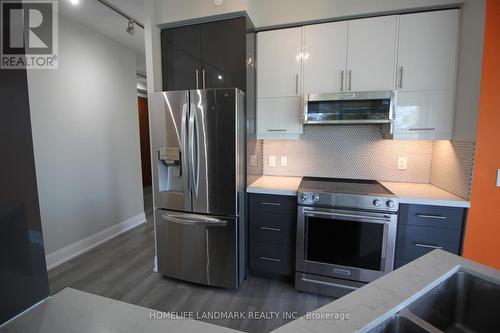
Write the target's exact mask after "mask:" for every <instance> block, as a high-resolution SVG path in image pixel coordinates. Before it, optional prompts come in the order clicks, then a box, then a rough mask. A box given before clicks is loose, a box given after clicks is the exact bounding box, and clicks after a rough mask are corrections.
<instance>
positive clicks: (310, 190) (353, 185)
mask: <svg viewBox="0 0 500 333" xmlns="http://www.w3.org/2000/svg"><path fill="white" fill-rule="evenodd" d="M297 202H298V204H299V205H303V206H318V207H326V208H354V209H367V210H377V211H389V212H397V211H398V208H399V200H398V198H397V197H396V196H395V195H394V193H392V192H391V191H389V190H388V189H387V188H385V187H384V186H383V185H382V184H380V183H379V182H378V181H376V180H358V179H338V178H317V177H304V178H302V181H301V183H300V185H299V190H298V196H297Z"/></svg>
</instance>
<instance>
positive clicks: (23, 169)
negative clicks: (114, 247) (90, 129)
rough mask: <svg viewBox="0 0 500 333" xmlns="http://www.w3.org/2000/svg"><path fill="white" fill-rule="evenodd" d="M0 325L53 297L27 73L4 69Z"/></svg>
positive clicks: (0, 95) (0, 96) (0, 75)
mask: <svg viewBox="0 0 500 333" xmlns="http://www.w3.org/2000/svg"><path fill="white" fill-rule="evenodd" d="M0 110H2V121H0V140H1V142H2V145H1V148H0V149H1V156H2V167H1V172H0V192H1V194H0V195H1V198H0V325H1V324H2V323H4V322H5V321H7V320H9V319H11V318H13V317H14V316H16V315H18V314H19V313H21V312H23V311H24V310H26V309H28V308H30V307H31V306H33V305H34V304H36V303H38V302H40V301H41V300H43V299H45V298H46V297H48V295H49V283H48V279H47V266H46V263H45V252H44V244H43V235H42V226H41V219H40V208H39V203H38V191H37V182H36V174H35V161H34V156H33V144H32V135H31V120H30V109H29V99H28V85H27V81H26V71H24V70H21V69H17V70H11V69H7V70H5V69H3V70H2V69H0Z"/></svg>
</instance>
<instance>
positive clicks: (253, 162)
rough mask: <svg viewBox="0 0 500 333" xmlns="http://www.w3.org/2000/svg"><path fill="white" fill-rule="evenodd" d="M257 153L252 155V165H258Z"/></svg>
mask: <svg viewBox="0 0 500 333" xmlns="http://www.w3.org/2000/svg"><path fill="white" fill-rule="evenodd" d="M257 163H258V161H257V155H250V166H257Z"/></svg>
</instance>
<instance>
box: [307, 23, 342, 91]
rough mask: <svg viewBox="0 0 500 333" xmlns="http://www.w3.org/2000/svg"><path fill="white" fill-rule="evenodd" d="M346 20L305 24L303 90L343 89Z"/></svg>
mask: <svg viewBox="0 0 500 333" xmlns="http://www.w3.org/2000/svg"><path fill="white" fill-rule="evenodd" d="M347 25H348V23H347V21H343V22H332V23H322V24H314V25H308V26H305V27H304V52H303V54H304V59H303V61H304V94H308V93H330V92H337V91H343V90H344V86H345V79H346V65H347Z"/></svg>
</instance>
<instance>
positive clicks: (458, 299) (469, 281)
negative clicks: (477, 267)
mask: <svg viewBox="0 0 500 333" xmlns="http://www.w3.org/2000/svg"><path fill="white" fill-rule="evenodd" d="M408 309H409V310H410V311H411V312H413V313H414V314H415V315H417V316H418V317H420V318H422V319H423V320H425V321H426V322H428V323H430V324H431V325H433V326H435V327H436V328H438V329H439V330H441V331H443V332H500V285H498V284H495V283H492V282H489V281H486V280H484V279H482V278H479V277H477V276H474V275H472V274H469V273H466V272H463V271H459V272H457V273H455V274H453V275H452V276H451V277H450V278H449V279H447V280H445V281H443V282H442V283H441V284H439V285H438V286H436V287H435V288H433V289H431V290H430V291H429V292H427V293H426V294H425V295H424V296H422V297H421V298H419V299H418V300H416V301H415V302H413V303H412V304H410V305H409V306H408Z"/></svg>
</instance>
